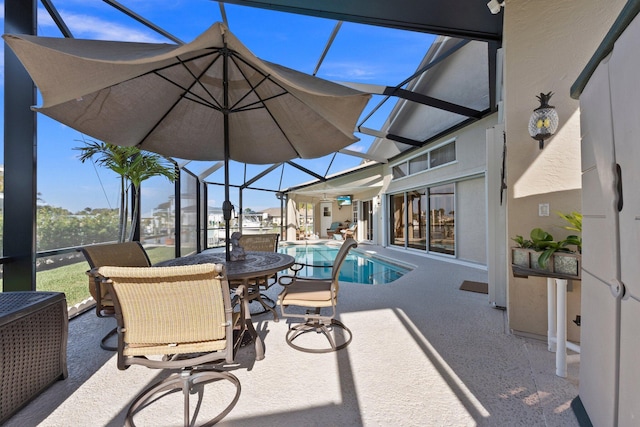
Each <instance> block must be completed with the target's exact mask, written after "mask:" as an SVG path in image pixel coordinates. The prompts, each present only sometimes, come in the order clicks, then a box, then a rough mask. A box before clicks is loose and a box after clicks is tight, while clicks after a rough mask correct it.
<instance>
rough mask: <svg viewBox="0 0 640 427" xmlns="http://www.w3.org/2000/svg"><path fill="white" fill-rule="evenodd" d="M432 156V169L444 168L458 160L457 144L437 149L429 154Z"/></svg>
mask: <svg viewBox="0 0 640 427" xmlns="http://www.w3.org/2000/svg"><path fill="white" fill-rule="evenodd" d="M429 154H430V156H431V162H430V167H432V168H435V167H436V166H442V165H445V164H447V163H451V162H454V161H455V160H456V142H455V141H453V142H450V143H449V144H447V145H443V146H442V147H439V148H436V149H435V150H432V151H430V152H429Z"/></svg>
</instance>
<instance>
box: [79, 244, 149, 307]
mask: <svg viewBox="0 0 640 427" xmlns="http://www.w3.org/2000/svg"><path fill="white" fill-rule="evenodd" d="M81 251H82V254H83V255H84V257H85V258H86V259H87V262H88V263H89V266H90V267H91V270H89V271H87V275H88V276H89V293H90V294H91V296H92V297H93V299H94V300H95V301H96V314H97V315H98V316H100V317H102V316H110V315H111V314H112V310H113V302H112V301H111V298H110V297H109V296H108V295H107V288H106V287H105V286H101V285H100V280H99V279H96V277H95V276H94V274H93V270H94V269H95V268H98V267H102V266H105V265H113V266H118V267H150V266H151V261H150V260H149V256H148V255H147V252H146V251H145V250H144V248H143V247H142V245H141V244H140V242H124V243H107V244H101V245H92V246H85V247H83V248H82V249H81Z"/></svg>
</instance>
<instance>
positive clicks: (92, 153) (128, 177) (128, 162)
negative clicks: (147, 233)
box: [74, 141, 176, 242]
mask: <svg viewBox="0 0 640 427" xmlns="http://www.w3.org/2000/svg"><path fill="white" fill-rule="evenodd" d="M83 142H84V147H76V148H74V150H79V151H80V152H81V154H80V161H81V162H82V163H84V162H86V161H87V160H93V161H94V162H95V163H96V164H97V165H98V166H102V167H105V168H107V169H110V170H112V171H113V172H115V173H116V174H118V175H119V176H120V206H121V209H120V218H119V233H118V236H119V237H118V240H119V241H120V242H124V241H125V236H126V234H127V214H128V200H129V197H127V195H128V194H129V191H130V190H131V189H132V188H133V190H134V194H135V199H134V206H133V215H132V218H133V222H132V224H131V231H130V235H129V240H133V232H134V230H135V228H136V224H135V222H136V220H137V217H138V215H137V214H138V211H139V209H140V185H141V184H142V182H143V181H145V180H147V179H149V178H152V177H155V176H164V177H165V178H167V179H168V180H169V181H171V182H174V181H175V179H176V169H175V167H174V166H173V164H172V163H171V162H170V161H169V160H167V159H165V158H164V157H161V156H159V155H157V154H154V153H149V152H146V151H142V150H140V149H139V148H137V147H121V146H118V145H114V144H109V143H108V142H97V141H88V142H87V141H83Z"/></svg>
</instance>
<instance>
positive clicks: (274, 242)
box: [231, 233, 280, 321]
mask: <svg viewBox="0 0 640 427" xmlns="http://www.w3.org/2000/svg"><path fill="white" fill-rule="evenodd" d="M279 240H280V234H278V233H264V234H243V235H242V236H241V237H240V239H239V241H238V243H239V245H240V246H241V247H242V248H243V249H244V250H245V251H258V252H277V251H278V241H279ZM277 281H278V274H277V273H276V274H273V275H271V276H263V277H256V278H255V280H254V281H253V282H251V283H249V285H250V287H251V288H250V289H249V292H261V291H266V290H267V289H269V288H270V287H271V286H273V285H274V284H275V283H277ZM235 285H237V283H235V282H232V283H231V286H232V287H233V286H235ZM255 301H257V302H259V303H260V304H261V305H262V309H263V311H261V312H260V313H254V314H261V313H265V312H267V311H271V312H272V313H273V318H274V320H275V321H278V313H277V312H276V310H275V306H276V302H275V301H273V300H272V299H271V298H269V297H268V296H267V295H265V294H264V293H261V294H260V297H259V298H255Z"/></svg>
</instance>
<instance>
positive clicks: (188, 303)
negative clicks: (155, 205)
mask: <svg viewBox="0 0 640 427" xmlns="http://www.w3.org/2000/svg"><path fill="white" fill-rule="evenodd" d="M94 274H95V275H96V276H97V277H100V278H101V280H102V282H103V284H105V285H106V286H107V287H108V289H109V293H110V294H111V295H112V297H113V302H114V307H115V317H116V320H117V322H118V350H117V351H118V360H117V366H118V369H120V370H125V369H127V368H128V367H129V366H131V365H143V366H146V367H148V368H155V369H180V370H181V372H179V373H174V374H172V375H170V376H169V377H167V378H166V379H164V380H162V381H160V382H158V383H156V384H154V385H152V386H150V387H148V388H147V389H145V390H144V391H142V392H141V393H140V394H138V396H137V397H136V398H135V399H134V400H133V402H132V403H131V405H130V406H129V409H128V411H127V415H126V419H127V422H128V423H133V417H134V416H135V415H136V414H138V413H139V412H140V411H141V410H143V409H145V408H147V407H150V406H151V407H152V406H153V403H154V402H155V401H156V400H157V399H159V398H161V397H163V396H164V395H166V394H168V392H170V391H172V390H174V389H181V390H182V392H183V395H184V425H185V426H189V425H194V424H195V421H196V420H195V419H191V416H190V406H189V396H190V395H191V394H196V391H197V392H198V395H199V397H200V399H202V397H203V393H204V389H203V388H202V387H204V385H206V384H209V383H212V382H216V381H218V380H227V381H229V382H231V383H232V384H233V385H234V386H235V390H236V392H235V395H234V396H233V398H232V400H231V403H229V404H228V405H227V406H226V407H225V408H224V409H223V410H222V412H220V413H219V414H218V415H217V416H215V417H214V418H213V419H211V420H209V421H207V422H206V425H211V424H213V423H215V422H217V421H219V420H221V419H222V418H223V417H224V416H226V415H227V414H228V413H229V412H230V411H231V410H232V409H233V407H234V406H235V404H236V402H237V401H238V398H239V396H240V382H239V380H238V378H237V377H236V376H234V375H233V374H231V373H229V372H225V371H221V370H217V369H213V368H212V366H211V365H224V364H231V363H233V361H234V357H235V346H234V338H233V329H234V324H236V323H238V317H237V316H234V310H233V303H232V299H231V295H230V292H229V284H228V282H227V280H226V278H225V277H224V266H223V265H222V264H199V265H185V266H176V267H152V268H139V267H109V266H107V267H100V268H98V269H96V270H95V271H94ZM234 317H235V318H234ZM150 356H151V357H150ZM158 356H162V357H161V358H159V357H158ZM205 365H206V366H205ZM199 404H200V401H199ZM197 415H198V412H197V410H196V411H194V417H197Z"/></svg>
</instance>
